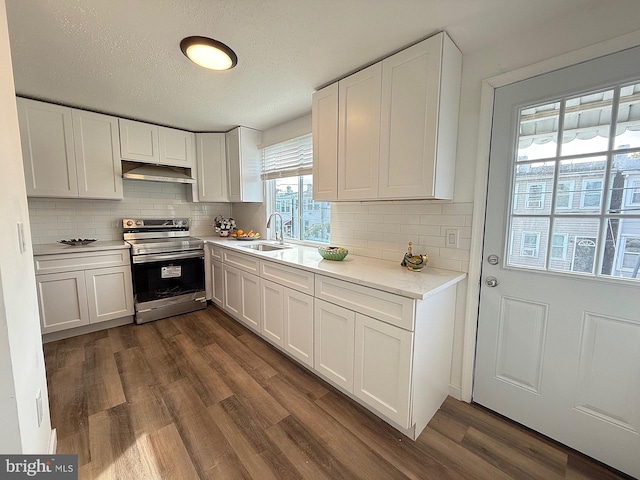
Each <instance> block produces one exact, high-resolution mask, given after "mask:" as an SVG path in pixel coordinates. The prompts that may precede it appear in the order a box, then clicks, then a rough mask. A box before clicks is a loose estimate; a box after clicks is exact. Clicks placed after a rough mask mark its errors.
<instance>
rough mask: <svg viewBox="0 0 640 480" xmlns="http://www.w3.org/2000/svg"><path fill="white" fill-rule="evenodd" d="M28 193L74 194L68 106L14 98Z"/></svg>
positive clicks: (72, 195) (75, 187)
mask: <svg viewBox="0 0 640 480" xmlns="http://www.w3.org/2000/svg"><path fill="white" fill-rule="evenodd" d="M16 103H17V106H18V122H19V125H20V140H21V144H22V160H23V166H24V176H25V182H26V187H27V195H28V196H34V197H77V196H78V180H77V174H76V158H75V149H74V145H73V122H72V119H71V109H70V108H68V107H61V106H60V105H53V104H50V103H43V102H37V101H34V100H28V99H25V98H17V99H16Z"/></svg>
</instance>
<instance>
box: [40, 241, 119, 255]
mask: <svg viewBox="0 0 640 480" xmlns="http://www.w3.org/2000/svg"><path fill="white" fill-rule="evenodd" d="M121 248H131V246H130V245H129V244H128V243H126V242H124V241H122V240H111V241H108V240H105V241H103V240H98V241H96V242H93V243H90V244H89V245H75V246H74V245H65V244H63V243H42V244H38V245H34V246H33V254H34V255H55V254H59V253H79V252H99V251H100V250H118V249H121Z"/></svg>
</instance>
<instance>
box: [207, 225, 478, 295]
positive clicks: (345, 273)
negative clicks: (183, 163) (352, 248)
mask: <svg viewBox="0 0 640 480" xmlns="http://www.w3.org/2000/svg"><path fill="white" fill-rule="evenodd" d="M200 238H202V239H203V240H204V241H205V242H207V243H215V244H217V245H220V246H222V247H225V248H229V249H233V250H236V251H239V252H243V253H246V254H247V255H253V256H255V257H259V258H264V259H265V260H271V261H273V262H277V263H282V264H284V265H289V266H293V267H297V268H301V269H303V270H307V271H310V272H313V273H319V274H322V275H327V276H329V277H332V278H337V279H340V280H345V281H347V282H352V283H357V284H360V285H364V286H367V287H371V288H376V289H378V290H383V291H385V292H389V293H395V294H397V295H401V296H403V297H409V298H414V299H419V300H424V299H425V298H427V297H429V296H431V295H434V294H436V293H438V292H439V291H441V290H443V289H445V288H447V287H449V286H451V285H454V284H456V283H458V282H460V281H461V280H463V279H464V278H465V277H466V276H467V274H466V273H462V272H454V271H451V270H443V269H440V268H430V267H425V268H423V269H422V270H421V271H419V272H411V271H409V270H407V269H406V268H405V267H402V266H400V261H401V260H402V258H401V257H402V255H400V256H399V258H398V261H397V262H391V261H388V260H379V259H376V258H369V257H361V256H357V255H351V254H349V255H348V256H347V257H346V258H345V259H344V260H342V261H339V262H337V261H332V260H325V259H323V258H322V257H321V256H320V254H319V253H318V250H317V249H316V248H314V247H306V246H298V245H296V246H293V247H292V248H287V249H283V250H276V251H271V252H261V251H257V250H251V249H248V248H243V247H246V246H247V245H248V244H250V243H253V242H241V241H238V240H234V239H228V238H220V237H200ZM261 242H266V243H274V242H270V241H264V240H261Z"/></svg>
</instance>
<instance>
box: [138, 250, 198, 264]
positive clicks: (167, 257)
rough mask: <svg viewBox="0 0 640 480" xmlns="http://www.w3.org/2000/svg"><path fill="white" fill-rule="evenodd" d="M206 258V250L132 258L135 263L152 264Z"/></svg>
mask: <svg viewBox="0 0 640 480" xmlns="http://www.w3.org/2000/svg"><path fill="white" fill-rule="evenodd" d="M198 257H200V258H204V250H196V251H193V252H188V251H187V252H180V253H165V254H154V255H134V256H133V257H132V261H133V263H134V264H135V263H152V262H162V261H164V260H181V259H183V258H198Z"/></svg>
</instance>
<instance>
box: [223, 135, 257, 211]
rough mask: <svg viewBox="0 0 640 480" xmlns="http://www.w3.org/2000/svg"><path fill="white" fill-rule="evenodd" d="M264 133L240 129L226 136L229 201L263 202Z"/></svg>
mask: <svg viewBox="0 0 640 480" xmlns="http://www.w3.org/2000/svg"><path fill="white" fill-rule="evenodd" d="M261 141H262V132H260V131H259V130H254V129H251V128H247V127H238V128H235V129H233V130H231V131H230V132H228V133H227V134H226V143H227V164H228V168H229V201H231V202H262V180H261V179H260V151H259V150H258V145H259V144H260V142H261Z"/></svg>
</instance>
